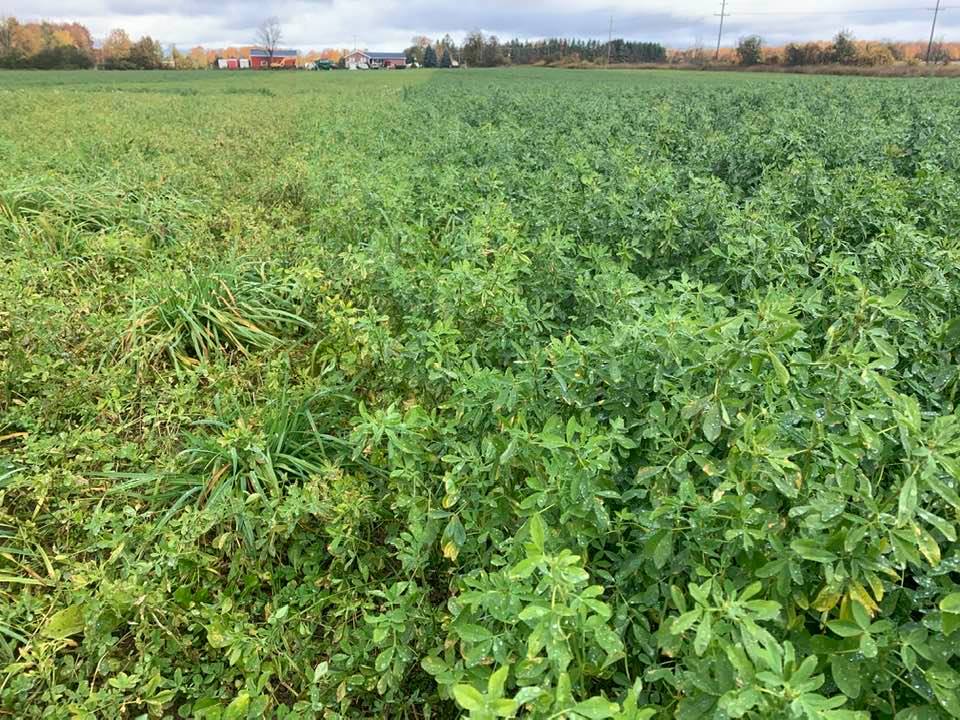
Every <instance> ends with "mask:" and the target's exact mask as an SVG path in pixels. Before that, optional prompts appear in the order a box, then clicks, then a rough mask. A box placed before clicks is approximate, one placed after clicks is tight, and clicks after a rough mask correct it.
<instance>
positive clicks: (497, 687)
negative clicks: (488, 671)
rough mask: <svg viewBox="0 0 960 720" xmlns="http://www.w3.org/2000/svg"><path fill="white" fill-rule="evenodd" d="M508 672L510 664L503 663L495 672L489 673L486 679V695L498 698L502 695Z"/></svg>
mask: <svg viewBox="0 0 960 720" xmlns="http://www.w3.org/2000/svg"><path fill="white" fill-rule="evenodd" d="M509 673H510V666H509V665H504V666H503V667H502V668H500V669H499V670H497V671H496V672H495V673H493V674H492V675H490V679H489V680H488V681H487V697H488V698H490V699H493V700H498V699H500V698H502V697H503V688H504V686H505V685H506V683H507V675H508V674H509Z"/></svg>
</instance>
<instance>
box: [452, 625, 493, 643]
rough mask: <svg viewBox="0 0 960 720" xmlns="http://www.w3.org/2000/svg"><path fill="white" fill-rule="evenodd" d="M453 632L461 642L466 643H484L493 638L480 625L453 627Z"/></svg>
mask: <svg viewBox="0 0 960 720" xmlns="http://www.w3.org/2000/svg"><path fill="white" fill-rule="evenodd" d="M454 630H456V631H457V635H459V636H460V639H461V640H466V641H467V642H484V641H486V640H490V639H492V638H493V634H492V633H491V632H490V631H489V630H487V629H486V628H485V627H483V626H482V625H471V624H469V623H464V624H463V625H455V626H454Z"/></svg>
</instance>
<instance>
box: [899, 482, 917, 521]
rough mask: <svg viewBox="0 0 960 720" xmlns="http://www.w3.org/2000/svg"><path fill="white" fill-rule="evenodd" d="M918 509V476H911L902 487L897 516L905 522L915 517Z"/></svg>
mask: <svg viewBox="0 0 960 720" xmlns="http://www.w3.org/2000/svg"><path fill="white" fill-rule="evenodd" d="M916 509H917V479H916V476H914V475H911V476H909V477H908V478H907V479H906V480H905V481H904V483H903V487H902V488H900V503H899V511H898V514H897V517H898V518H899V520H900V522H901V523H905V522H907V521H909V520H910V519H911V518H913V514H914V512H915V511H916Z"/></svg>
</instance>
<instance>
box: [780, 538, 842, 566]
mask: <svg viewBox="0 0 960 720" xmlns="http://www.w3.org/2000/svg"><path fill="white" fill-rule="evenodd" d="M790 547H791V549H792V550H793V551H794V552H795V553H796V554H797V555H799V556H800V557H802V558H803V559H804V560H811V561H813V562H819V563H829V562H833V561H834V560H836V559H837V556H836V555H835V554H834V553H832V552H830V551H829V550H827V549H826V548H825V547H823V546H822V545H820V543H818V542H817V541H815V540H794V541H793V542H792V543H790Z"/></svg>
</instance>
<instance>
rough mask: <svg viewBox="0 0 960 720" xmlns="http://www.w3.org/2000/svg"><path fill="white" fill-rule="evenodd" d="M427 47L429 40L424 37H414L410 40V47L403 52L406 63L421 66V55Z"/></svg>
mask: <svg viewBox="0 0 960 720" xmlns="http://www.w3.org/2000/svg"><path fill="white" fill-rule="evenodd" d="M428 47H430V38H428V37H427V36H426V35H414V36H413V37H412V38H410V47H408V48H407V49H406V50H405V51H404V54H405V55H406V56H407V63H408V64H413V63H416V64H418V65H423V53H424V51H425V50H426V49H427V48H428Z"/></svg>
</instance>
